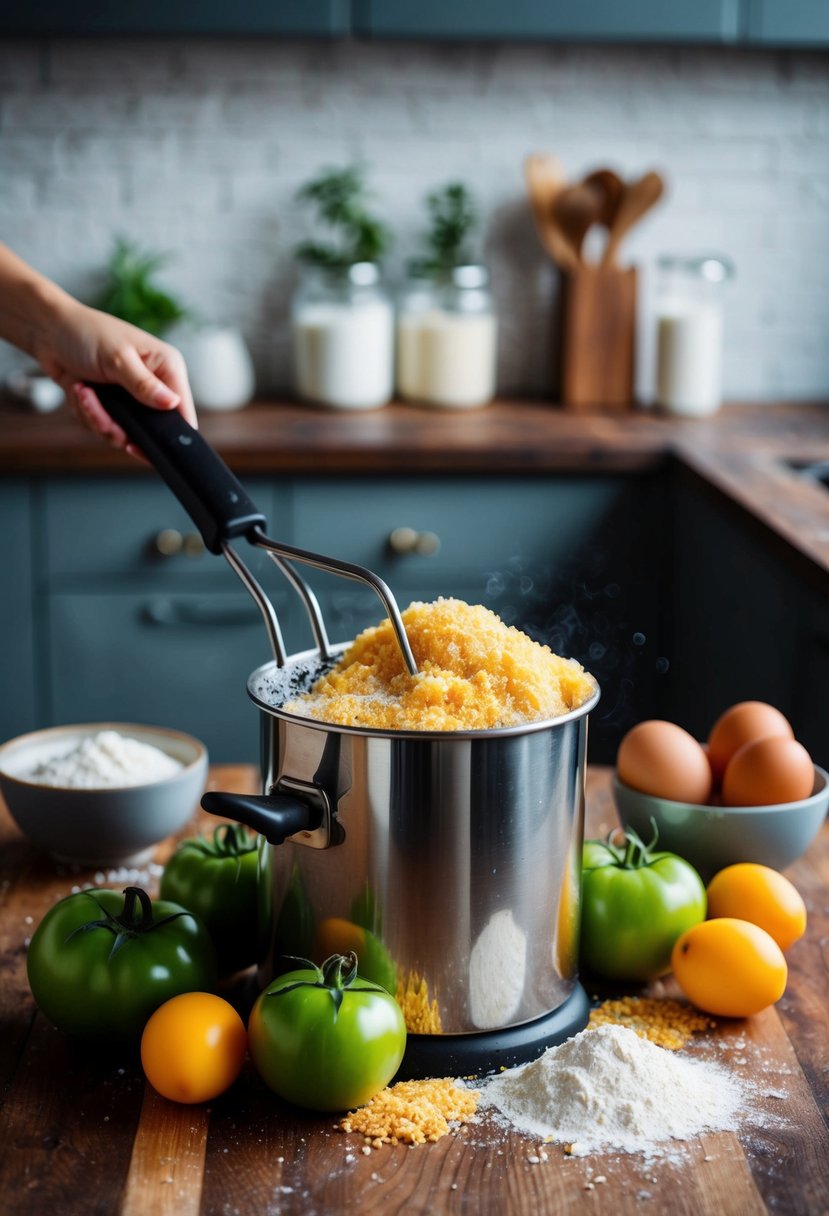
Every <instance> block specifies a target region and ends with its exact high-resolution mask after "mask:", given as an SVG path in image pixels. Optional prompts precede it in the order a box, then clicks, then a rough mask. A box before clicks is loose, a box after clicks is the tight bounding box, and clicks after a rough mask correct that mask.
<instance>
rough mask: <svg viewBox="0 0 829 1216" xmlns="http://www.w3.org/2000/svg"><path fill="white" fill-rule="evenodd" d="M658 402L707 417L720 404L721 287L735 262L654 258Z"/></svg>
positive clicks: (707, 256)
mask: <svg viewBox="0 0 829 1216" xmlns="http://www.w3.org/2000/svg"><path fill="white" fill-rule="evenodd" d="M657 271H658V282H657V301H656V316H657V343H656V345H657V350H656V395H655V397H656V404H657V405H659V406H661V407H662V408H663V409H665V410H667V411H668V412H670V413H673V414H681V415H684V416H689V417H706V416H708V415H710V414H715V413H716V412H717V410H719V408H720V405H721V404H722V362H723V333H724V304H725V299H724V297H725V285H726V284H727V283H728V281H729V280H730V279H731V278H733V276H734V267H733V264H732V263H731V262H730V261H729V260H728V259H727V258H724V257H719V256H715V255H712V254H701V255H695V256H688V255H681V254H665V255H663V256H662V257H660V258H659V259H658V261H657Z"/></svg>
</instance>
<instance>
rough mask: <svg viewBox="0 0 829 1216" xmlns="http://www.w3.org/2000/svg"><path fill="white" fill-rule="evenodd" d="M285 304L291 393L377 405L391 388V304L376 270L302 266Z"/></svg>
mask: <svg viewBox="0 0 829 1216" xmlns="http://www.w3.org/2000/svg"><path fill="white" fill-rule="evenodd" d="M302 269H303V273H302V279H301V283H300V287H299V290H298V291H297V293H296V295H295V297H294V302H293V307H292V310H291V313H292V315H291V323H292V330H293V341H294V373H295V382H296V391H297V394H298V396H299V397H300V398H302V400H304V401H313V402H315V403H317V404H320V405H327V406H332V407H334V408H336V409H377V408H379V407H380V406H382V405H385V404H386V403H387V402H388V401H389V400H390V399H391V396H392V392H393V390H394V309H393V306H392V302H391V300H390V299H389V296H388V294H387V293H386V291H385V290H384V288H383V285H382V282H381V278H380V271H379V268H378V267H377V266H375V265H374V264H373V263H371V262H357V263H355V264H354V265H353V266H349V267H348V268H347V269H346V270H344V271H330V270H325V269H322V268H320V267H316V266H303V268H302Z"/></svg>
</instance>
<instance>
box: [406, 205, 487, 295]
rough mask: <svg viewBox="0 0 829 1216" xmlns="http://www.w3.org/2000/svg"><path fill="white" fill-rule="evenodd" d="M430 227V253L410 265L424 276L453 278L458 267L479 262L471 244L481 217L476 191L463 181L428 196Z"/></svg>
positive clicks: (426, 243) (428, 245)
mask: <svg viewBox="0 0 829 1216" xmlns="http://www.w3.org/2000/svg"><path fill="white" fill-rule="evenodd" d="M426 209H427V211H428V213H429V227H428V229H427V232H426V236H425V238H424V244H425V246H426V252H425V253H424V254H422V255H421V256H420V257H419V258H415V259H414V260H413V262H412V263H410V268H411V269H413V270H414V271H416V272H419V273H420V274H421V275H431V276H432V277H434V278H440V277H446V276H449V275H451V273H452V271H453V270H454V268H455V267H456V266H468V265H470V264H472V263H473V262H474V260H475V258H474V255H473V252H472V246H471V241H472V237H473V235H474V233H475V232H476V230H477V228H478V226H479V223H480V218H479V214H478V207H477V204H476V203H475V199H474V198H473V196H472V192H471V191H470V190H469V188H468V187H467V186H465V185H464V183H463V182H449V183H448V184H447V185H446V186H443V187H442V188H441V189H439V190H433V191H432V192H431V193H430V194H427V196H426Z"/></svg>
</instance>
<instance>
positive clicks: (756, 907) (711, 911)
mask: <svg viewBox="0 0 829 1216" xmlns="http://www.w3.org/2000/svg"><path fill="white" fill-rule="evenodd" d="M708 916H709V917H717V916H737V917H739V918H740V919H741V920H750V921H751V923H752V924H753V925H759V926H760V928H761V929H765V931H766V933H769V934H771V936H772V937H773V938H774V940H775V941H776V942H777V944H778V946H779V947H780V949H781V950H788V948H789V946H791V945H792V943H793V942H796V941H797V939H798V938H799V937H802V936H803V933H804V932H805V929H806V905H805V904H804V902H803V900H802V899H801V897H800V893H799V892H798V890H797V888H796V887H794V886H793V885H792V883H790V882H789V880H788V878H785V877H784V876H783V875H782V874H779V873H778V872H777V870H772V869H770V868H769V866H761V865H756V864H754V863H753V862H749V861H745V862H741V863H740V864H739V865H736V866H727V867H726V868H725V869H724V870H720V872H719V874H715V875H714V877H713V878H712V879H711V882H710V883H709V885H708Z"/></svg>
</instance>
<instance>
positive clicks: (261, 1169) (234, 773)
mask: <svg viewBox="0 0 829 1216" xmlns="http://www.w3.org/2000/svg"><path fill="white" fill-rule="evenodd" d="M211 782H212V783H213V784H215V785H216V786H219V785H220V786H221V787H222V788H225V789H236V790H239V791H244V790H252V789H254V788H255V785H256V773H255V771H254V770H253V769H252V768H250V767H243V766H239V767H224V768H216V769H214V770H212V773H211ZM205 818H206V817H205ZM614 821H615V812H614V809H613V806H612V802H611V797H610V785H609V772H608V770H601V769H594V770H592V771H591V772H590V774H589V778H588V827H587V831H588V834H590V835H597V834H601V833H604V832H605V831H606V830H607V829H608V828H609V827H610V826H611V825H612V824H613V822H614ZM194 826H195V824H194ZM188 830H189V829H188ZM173 844H174V842H173V841H166V842H164V843H163V844H162V845H160V846H159V848H158V850H157V852H156V855H155V861H156V862H158V863H161V862H163V861H164V859H165V858H166V857H167V856H169V853H170V851H171V849H172V847H173ZM788 873H789V874H790V876H791V878H792V880H793V881H794V882H795V884H796V885H797V886H798V888H799V889H800V891H801V893H802V894H803V897H804V899H805V900H806V904H807V907H808V912H809V918H810V919H809V927H808V929H807V933H806V936H805V937H804V938H803V939H802V940H801V941H800V942H798V943H796V944H795V945H794V946H793V947H792V948H791V950H790V951H789V954H788V961H789V968H790V972H789V974H790V978H789V986H788V989H787V991H786V993H785V995H784V997H783V998H782V1000H781V1001H780V1002H779V1003H778V1005H777V1006H776V1007H775V1008H773V1009H769V1010H766V1011H765V1012H764V1013H762V1014H760V1015H758V1016H757V1017H754V1018H751V1019H748V1020H746V1021H734V1022H728V1023H725V1022H723V1023H721V1024H720V1026H719V1027H718V1028H717V1030H715V1031H712V1032H711V1033H710V1034H709V1035H707V1036H705V1037H704V1038H702V1039H701V1041H699V1042H698V1043H697V1045H696V1046H695V1048H694V1052H695V1054H697V1055H699V1056H700V1057H704V1058H714V1059H716V1060H718V1061H719V1062H720V1063H721V1064H723V1065H724V1066H726V1067H728V1068H732V1069H733V1070H734V1071H735V1072H736V1073H737V1074H738V1075H739V1076H740V1077H741V1078H743V1079H744V1080H745V1081H747V1082H749V1083H751V1084H752V1085H753V1086H754V1087H755V1097H754V1099H753V1103H752V1105H753V1107H755V1114H754V1115H752V1116H751V1117H750V1118H749V1119H748V1120H747V1121H746V1123H745V1125H744V1127H743V1129H742V1130H741V1131H740V1132H739V1133H737V1134H734V1133H731V1132H720V1133H716V1134H709V1135H706V1136H703V1137H700V1138H699V1139H697V1140H693V1141H689V1142H682V1143H680V1142H677V1143H676V1144H675V1145H674V1146H673V1151H672V1153H671V1155H670V1158H667V1159H656V1160H652V1161H646V1160H644V1159H643V1158H642V1157H640V1156H635V1155H629V1156H625V1155H618V1154H616V1155H614V1154H595V1155H592V1156H589V1157H584V1158H570V1157H567V1156H565V1154H564V1152H563V1150H562V1148H561V1146H555V1145H553V1146H547V1152H548V1159H547V1160H546V1161H540V1162H538V1163H536V1164H533V1163H532V1162H531V1161H530V1158H531V1157H532V1156H534V1155H535V1153H536V1150H537V1144H536V1143H535V1141H534V1140H533V1139H532V1138H527V1137H524V1136H522V1135H519V1134H518V1133H517V1132H508V1131H506V1130H505V1129H503V1128H499V1127H497V1126H496V1125H495V1124H493V1123H492V1122H490V1121H487V1120H484V1121H482V1122H481V1123H479V1124H477V1125H473V1126H472V1127H471V1128H470V1129H469V1130H467V1131H466V1132H457V1133H453V1134H450V1135H449V1136H446V1137H444V1139H442V1140H441V1141H439V1142H438V1143H437V1144H432V1145H422V1146H418V1147H416V1148H405V1147H403V1146H399V1147H391V1146H384V1147H382V1148H380V1149H376V1150H373V1151H372V1152H371V1153H370V1154H369V1155H363V1154H362V1153H361V1152H360V1149H361V1147H362V1141H361V1138H359V1137H353V1136H344V1135H342V1134H341V1133H339V1132H337V1131H335V1130H334V1129H333V1126H332V1124H333V1120H332V1118H331V1117H330V1116H325V1117H314V1116H310V1115H307V1114H303V1113H301V1112H298V1111H296V1110H292V1109H289V1108H287V1107H286V1106H284V1105H283V1104H281V1103H280V1102H279V1101H278V1100H277V1099H276V1098H275V1097H274V1095H272V1094H271V1093H270V1091H268V1090H267V1089H266V1088H265V1087H264V1085H262V1083H261V1082H260V1081H259V1080H258V1078H257V1077H256V1076H255V1075H254V1074H253V1072H252V1071H251V1070H250V1069H249V1067H248V1066H246V1068H245V1070H244V1071H243V1073H242V1076H241V1077H240V1079H239V1080H238V1081H237V1083H236V1085H235V1086H234V1087H233V1088H232V1089H231V1090H230V1091H229V1092H228V1093H227V1094H225V1095H223V1096H222V1097H221V1098H219V1099H217V1100H216V1101H215V1102H212V1103H209V1104H207V1105H203V1106H178V1105H176V1104H174V1103H171V1102H168V1101H166V1100H165V1099H162V1098H160V1097H159V1096H158V1095H156V1094H155V1093H154V1091H152V1090H151V1089H150V1088H149V1087H148V1086H147V1085H146V1084H145V1082H144V1079H143V1076H142V1074H141V1070H140V1067H139V1066H138V1065H137V1063H136V1062H135V1061H134V1060H130V1059H126V1058H124V1059H121V1058H108V1057H105V1056H102V1055H101V1053H99V1052H95V1051H83V1050H81V1049H80V1048H78V1047H76V1046H75V1045H74V1044H72V1043H71V1042H70V1041H69V1040H68V1039H67V1038H66V1037H65V1036H64V1035H62V1034H61V1033H60V1032H58V1031H56V1030H54V1029H53V1028H52V1027H50V1026H49V1025H48V1024H47V1023H46V1021H45V1019H44V1018H43V1017H42V1015H41V1014H39V1013H38V1012H37V1010H36V1009H35V1006H34V1004H33V1001H32V998H31V995H30V993H29V989H28V984H27V981H26V973H25V955H26V942H27V940H28V938H29V937H30V936H31V933H32V932H33V929H34V926H35V925H36V924H37V923H38V921H39V920H40V918H41V917H42V916H43V915H44V913H45V912H46V910H47V909H48V908H49V907H50V906H51V905H52V904H53V902H54V901H55V900H56V899H57V898H59V897H61V896H63V895H66V894H68V893H69V892H70V890H71V889H72V886H73V885H78V884H81V883H83V882H98V883H99V884H100V882H101V880H102V878H104V877H105V876H99V877H96V875H95V874H93V873H92V872H79V873H68V872H66V870H65V868H64V870H63V871H61V870H60V869H59V868H56V866H55V864H54V863H53V862H51V861H50V860H49V859H48V858H47V857H46V856H45V855H44V854H42V853H40V852H38V851H37V850H35V849H34V848H33V847H32V846H31V845H29V844H28V843H27V842H26V841H25V840H24V839H23V838H22V837H21V836H20V834H19V832H18V831H17V829H16V828H15V826H14V825H13V823H12V821H11V819H10V818H9V816H8V813H7V812H6V811H5V808H3V807H0V908H2V918H0V950H2V956H3V961H4V971H3V984H2V986H0V1022H1V1023H2V1034H0V1093H2V1098H0V1102H2V1106H1V1107H0V1212H2V1213H3V1214H6V1213H8V1214H9V1216H11V1214H12V1213H14V1214H15V1216H18V1214H19V1213H24V1212H25V1213H32V1216H40V1214H41V1213H56V1214H59V1216H73V1214H74V1213H78V1214H79V1216H80V1214H81V1213H83V1214H84V1216H87V1214H88V1213H89V1212H91V1211H95V1212H97V1213H101V1214H102V1216H104V1214H106V1216H108V1214H110V1213H113V1214H118V1216H197V1214H201V1216H226V1214H228V1213H233V1214H234V1216H265V1214H266V1213H267V1214H270V1213H273V1214H276V1213H280V1214H284V1216H294V1214H295V1216H308V1214H309V1213H331V1212H360V1213H365V1212H379V1213H382V1214H383V1216H392V1214H394V1213H400V1214H401V1216H402V1214H403V1213H405V1214H406V1216H411V1214H416V1213H424V1214H425V1213H429V1214H436V1213H444V1212H446V1213H461V1212H470V1213H476V1214H478V1213H481V1214H487V1213H492V1214H493V1216H503V1214H509V1213H516V1214H519V1213H520V1214H524V1213H529V1212H532V1213H538V1214H540V1216H547V1214H549V1216H553V1214H554V1213H559V1212H563V1211H571V1210H572V1211H576V1210H578V1211H582V1210H585V1211H590V1212H593V1213H596V1214H597V1216H598V1214H602V1213H603V1214H605V1216H628V1214H629V1216H634V1214H635V1216H641V1213H642V1211H643V1210H644V1211H645V1212H647V1211H652V1212H667V1211H670V1212H672V1213H674V1212H675V1213H680V1214H682V1216H753V1214H759V1213H764V1212H786V1213H790V1214H793V1216H797V1214H801V1213H802V1214H803V1216H807V1214H808V1216H815V1214H816V1213H819V1212H826V1211H827V1210H829V1174H827V1169H826V1162H827V1160H829V1135H828V1134H827V1119H829V1071H828V1070H827V1048H826V1044H827V1042H829V1013H827V1009H829V985H827V961H828V960H827V952H826V942H827V940H829V907H827V900H826V890H827V884H829V825H828V826H826V827H824V829H823V833H822V835H821V836H820V837H819V838H818V840H817V841H816V842H815V843H814V844H813V845H812V847H811V848H810V850H809V851H808V853H807V854H806V856H805V857H803V858H801V860H800V861H798V862H797V863H796V864H795V865H793V866H792V867H791V868H790V870H789V871H788ZM147 879H149V881H146V880H147ZM121 881H122V884H124V880H123V879H122V880H121ZM139 881H145V883H146V885H147V886H148V887H149V889H150V890H151V892H152V891H154V888H155V882H156V881H157V880H156V879H155V878H153V877H151V876H150V875H149V874H145V875H140V876H139ZM105 885H110V886H118V885H121V884H119V883H118V882H117V881H113V879H112V878H109V879H108V880H107V882H106V883H105ZM124 885H125V884H124ZM668 990H669V991H670V989H668ZM667 1100H668V1101H670V1095H667ZM601 1178H603V1179H605V1181H599V1179H601ZM582 1205H583V1206H582Z"/></svg>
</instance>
